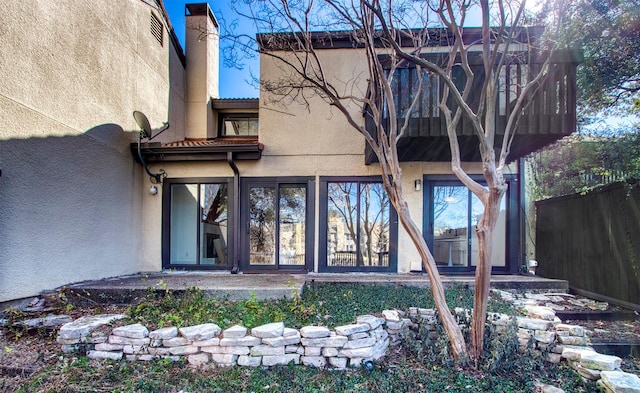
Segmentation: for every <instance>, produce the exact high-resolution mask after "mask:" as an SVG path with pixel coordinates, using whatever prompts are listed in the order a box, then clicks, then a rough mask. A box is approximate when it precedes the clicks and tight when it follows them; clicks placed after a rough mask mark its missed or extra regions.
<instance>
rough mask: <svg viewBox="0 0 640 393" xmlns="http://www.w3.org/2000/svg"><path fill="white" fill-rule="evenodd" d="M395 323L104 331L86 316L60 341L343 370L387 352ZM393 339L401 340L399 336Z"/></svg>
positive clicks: (119, 350) (151, 355) (100, 355)
mask: <svg viewBox="0 0 640 393" xmlns="http://www.w3.org/2000/svg"><path fill="white" fill-rule="evenodd" d="M392 314H393V313H392ZM121 317H123V316H121V315H109V316H102V318H101V319H100V322H103V323H106V322H105V321H109V322H111V321H115V320H117V319H120V318H121ZM393 322H394V321H392V320H389V321H388V320H386V319H385V318H380V317H376V316H373V315H362V316H360V317H358V318H357V320H356V323H354V324H349V325H344V326H338V327H336V328H335V329H333V330H330V329H328V328H326V327H322V326H305V327H303V328H301V329H299V330H298V329H291V328H287V327H285V326H284V323H282V322H275V323H270V324H266V325H262V326H258V327H255V328H253V329H251V330H249V329H247V328H245V327H243V326H239V325H235V326H232V327H230V328H228V329H225V330H221V329H220V327H219V326H218V325H216V324H213V323H207V324H202V325H197V326H189V327H183V328H176V327H167V328H162V329H158V330H154V331H151V332H150V331H149V330H148V329H147V328H146V327H145V326H142V325H140V324H134V325H127V326H121V327H117V328H114V329H112V330H111V331H109V332H105V331H104V330H101V329H95V328H94V326H96V323H97V321H96V319H95V318H93V319H87V320H83V318H81V319H79V320H77V321H74V322H73V323H70V324H66V325H64V326H62V327H61V329H60V334H59V335H58V343H60V344H62V345H63V347H62V349H63V351H64V352H71V351H78V350H80V351H85V352H86V355H87V356H88V357H89V358H92V359H114V360H119V359H122V358H123V357H124V358H126V359H127V360H141V361H145V360H152V359H155V358H168V359H171V360H179V359H181V358H186V360H187V362H188V363H189V364H192V365H202V364H206V363H209V362H214V363H215V364H216V365H219V366H233V365H239V366H250V367H258V366H275V365H278V364H288V363H289V362H293V363H294V364H304V365H307V366H314V367H325V366H329V367H333V368H337V369H343V368H346V367H347V366H351V367H354V366H359V365H360V364H361V363H362V362H363V361H366V360H378V359H380V358H381V357H382V356H384V354H385V353H386V351H387V347H388V346H389V341H390V337H389V333H388V331H387V330H386V329H385V324H393ZM395 322H397V321H395ZM391 330H393V329H391ZM393 339H394V340H397V337H393Z"/></svg>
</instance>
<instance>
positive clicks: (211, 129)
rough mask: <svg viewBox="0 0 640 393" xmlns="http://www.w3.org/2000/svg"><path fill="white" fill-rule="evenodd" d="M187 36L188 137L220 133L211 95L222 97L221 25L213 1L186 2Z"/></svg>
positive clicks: (207, 136)
mask: <svg viewBox="0 0 640 393" xmlns="http://www.w3.org/2000/svg"><path fill="white" fill-rule="evenodd" d="M185 16H186V23H185V28H186V32H185V38H186V44H185V46H186V53H187V55H186V57H187V108H186V112H187V122H186V125H187V126H186V130H185V136H186V138H188V139H201V138H210V137H214V136H215V135H216V124H215V121H214V118H213V112H212V110H211V105H210V100H211V98H219V91H218V71H219V53H218V49H219V41H220V31H219V28H220V26H219V25H218V21H217V20H216V17H215V16H214V15H213V12H211V9H210V8H209V4H207V3H198V4H186V5H185Z"/></svg>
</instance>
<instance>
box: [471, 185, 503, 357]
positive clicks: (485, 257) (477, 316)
mask: <svg viewBox="0 0 640 393" xmlns="http://www.w3.org/2000/svg"><path fill="white" fill-rule="evenodd" d="M496 175H497V174H495V173H491V174H487V173H485V176H491V179H493V180H494V181H493V182H492V181H490V182H489V183H498V184H499V185H498V186H497V187H494V186H491V187H490V188H489V192H488V194H486V195H487V199H486V201H484V202H483V205H484V213H483V214H482V217H481V218H480V220H479V222H478V225H477V226H476V234H477V236H478V265H477V266H476V277H475V293H474V298H473V313H472V322H471V348H470V352H471V356H472V358H473V359H474V360H475V361H476V362H477V361H478V360H479V359H480V357H481V356H482V351H483V347H484V331H485V324H486V319H487V304H488V300H489V291H490V286H491V265H492V264H491V260H492V255H493V232H494V229H495V227H496V223H497V222H498V217H499V215H500V200H501V199H502V196H503V194H504V191H505V187H506V186H505V185H504V181H500V179H496V177H497V176H496ZM487 179H489V178H487Z"/></svg>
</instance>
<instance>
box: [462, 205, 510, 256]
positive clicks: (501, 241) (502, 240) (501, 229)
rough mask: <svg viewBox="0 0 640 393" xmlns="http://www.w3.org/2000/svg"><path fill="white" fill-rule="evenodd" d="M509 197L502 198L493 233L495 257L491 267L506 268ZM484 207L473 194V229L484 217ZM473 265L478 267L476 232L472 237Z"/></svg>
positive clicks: (473, 232)
mask: <svg viewBox="0 0 640 393" xmlns="http://www.w3.org/2000/svg"><path fill="white" fill-rule="evenodd" d="M506 199H507V196H506V195H505V196H504V197H502V201H501V202H500V215H499V216H498V222H497V223H496V227H495V229H494V232H493V250H492V252H493V255H492V257H491V266H494V267H505V266H506V264H507V258H506V250H507V247H506V239H507V202H506ZM483 211H484V207H483V206H482V203H481V202H480V200H479V199H478V197H476V196H475V195H474V194H471V228H475V226H476V225H477V224H478V221H479V220H480V217H481V216H482V212H483ZM471 265H472V266H477V265H478V235H477V234H476V231H472V236H471Z"/></svg>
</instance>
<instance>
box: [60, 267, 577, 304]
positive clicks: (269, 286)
mask: <svg viewBox="0 0 640 393" xmlns="http://www.w3.org/2000/svg"><path fill="white" fill-rule="evenodd" d="M442 279H443V282H444V284H445V286H453V285H457V284H459V285H466V286H469V287H473V286H474V277H472V276H443V277H442ZM325 282H332V283H360V284H370V285H402V286H417V287H425V288H427V287H429V280H428V277H427V276H426V275H424V274H419V273H409V274H376V273H309V274H286V273H284V274H283V273H280V274H230V273H228V272H182V271H165V272H156V273H139V274H134V275H127V276H119V277H113V278H107V279H103V280H96V281H86V282H81V283H76V284H70V285H67V286H66V287H65V288H66V290H70V291H73V293H74V294H75V295H76V297H78V298H84V299H87V300H88V301H90V302H92V303H94V302H97V303H107V302H111V303H129V302H132V301H135V299H136V298H139V297H141V296H143V295H144V294H145V293H146V292H147V291H149V290H151V289H153V290H156V291H165V290H171V291H174V292H180V291H184V290H185V289H188V288H191V287H197V288H200V289H201V290H202V291H205V292H207V293H208V294H209V295H210V296H213V297H220V298H228V299H231V300H236V299H247V298H249V297H250V296H251V295H252V294H253V295H255V296H256V298H258V299H279V298H282V297H290V296H291V295H292V293H301V291H302V289H303V287H304V285H305V284H311V283H325ZM491 286H492V288H497V289H518V290H527V291H534V292H535V291H545V292H567V291H568V290H569V285H568V282H567V281H566V280H555V279H548V278H543V277H538V276H534V275H494V276H492V277H491Z"/></svg>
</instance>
